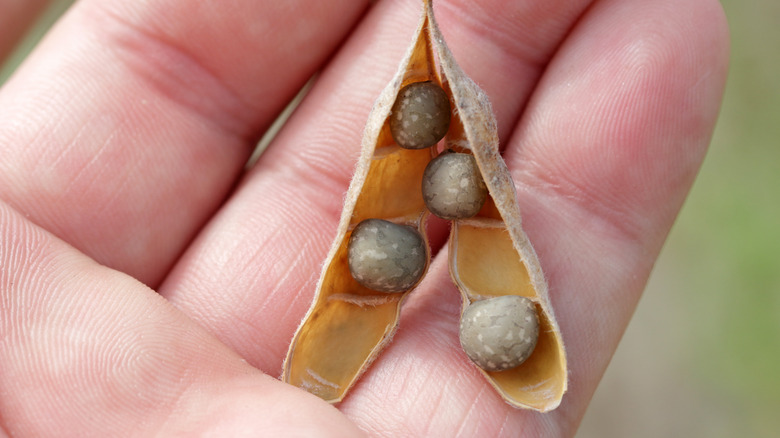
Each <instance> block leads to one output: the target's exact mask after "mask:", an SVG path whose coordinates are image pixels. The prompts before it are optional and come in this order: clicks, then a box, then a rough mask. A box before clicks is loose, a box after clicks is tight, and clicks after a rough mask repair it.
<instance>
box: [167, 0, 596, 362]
mask: <svg viewBox="0 0 780 438" xmlns="http://www.w3.org/2000/svg"><path fill="white" fill-rule="evenodd" d="M443 5H445V3H444V2H439V3H437V6H439V7H440V6H443ZM480 5H481V8H477V9H474V7H473V2H450V3H449V4H448V6H447V7H444V8H442V9H437V11H438V10H441V12H442V14H441V16H440V21H441V25H442V27H443V31H444V33H445V35H447V36H449V35H452V36H453V37H454V40H455V42H452V43H451V45H452V47H453V49H458V52H457V53H456V56H458V59H463V60H468V62H469V64H470V65H471V66H472V67H474V69H475V70H476V73H475V74H474V77H475V79H476V80H477V82H479V83H484V84H485V86H486V88H488V90H489V91H490V92H492V93H493V95H492V96H491V97H492V98H494V107H495V108H496V111H497V114H498V118H499V125H500V126H503V132H504V133H505V135H506V134H508V133H509V131H510V129H509V128H510V126H511V124H512V121H513V120H514V119H515V118H516V117H517V114H518V113H519V111H520V108H521V107H522V106H523V104H524V98H525V96H527V95H528V93H529V90H531V89H532V87H533V84H534V82H535V81H536V79H537V78H538V76H539V74H540V71H541V66H540V65H539V63H540V62H541V61H540V60H543V59H544V57H545V56H548V57H549V56H551V55H552V52H553V51H554V49H555V47H557V45H558V44H559V42H560V41H559V40H560V39H561V38H563V35H565V33H566V29H565V27H564V26H561V25H558V26H553V27H554V28H555V29H556V30H557V32H552V31H548V32H546V33H544V34H542V35H537V36H536V37H538V38H535V35H532V34H529V33H525V32H518V31H517V29H518V28H520V27H522V26H523V25H525V24H527V23H526V21H528V22H531V21H533V20H535V19H536V20H537V21H540V22H554V21H556V20H558V19H559V18H552V15H556V17H569V20H570V23H573V22H574V21H575V20H576V16H577V14H578V13H579V11H581V10H582V9H583V8H584V7H585V6H586V5H585V2H562V3H561V7H560V8H559V9H556V10H555V11H552V10H546V9H538V8H536V7H535V6H534V4H533V3H532V2H509V3H507V2H500V1H490V2H481V3H480ZM507 8H508V10H507ZM420 10H421V2H419V1H417V0H411V1H395V2H392V1H391V2H381V3H379V4H378V5H377V6H376V8H375V9H374V10H373V11H372V12H371V13H370V14H369V15H368V16H367V17H366V19H365V20H364V22H363V23H362V24H361V26H360V27H359V28H358V29H357V30H356V32H355V34H354V35H353V36H352V37H351V38H350V41H348V42H347V44H346V45H345V46H344V47H343V48H342V49H341V51H340V52H339V54H338V55H337V56H336V57H335V58H334V61H333V62H332V63H331V64H330V65H329V66H328V68H327V69H326V70H325V71H324V72H323V74H322V76H321V77H320V78H319V80H318V81H317V83H316V84H315V86H314V87H313V89H312V90H311V92H310V93H309V95H308V96H307V98H306V99H305V100H304V102H303V104H302V105H301V106H300V107H299V108H298V110H297V111H296V113H295V115H294V116H293V117H292V119H291V120H290V121H289V122H288V123H287V125H286V126H285V128H284V129H283V131H282V132H281V133H280V135H279V137H277V139H276V140H275V142H274V143H273V144H272V145H271V147H270V148H269V150H268V151H266V153H265V154H264V155H263V156H262V157H261V159H260V161H259V162H258V164H257V166H256V168H255V169H254V172H253V173H252V174H251V175H250V176H249V177H248V178H247V179H246V180H245V181H244V182H243V184H242V186H241V187H240V189H239V190H238V191H237V193H236V195H235V196H233V198H232V199H231V200H230V201H229V202H228V203H227V204H226V206H225V207H224V208H223V209H222V211H221V212H220V214H219V215H218V216H217V217H216V219H215V220H214V221H213V222H212V223H211V224H210V225H209V227H208V228H207V229H206V230H205V232H204V233H202V234H201V235H200V236H199V238H198V239H197V241H196V242H195V243H194V244H193V245H192V246H191V247H190V249H189V251H188V252H187V253H186V254H185V255H184V256H183V258H182V260H181V261H180V263H179V264H178V265H177V267H176V269H175V270H174V272H173V273H172V275H171V276H170V277H168V278H167V279H166V282H165V283H164V284H163V285H162V287H161V289H160V291H161V293H162V294H164V295H165V296H166V297H168V298H169V299H170V300H172V301H173V302H174V303H175V304H176V305H177V306H178V307H180V308H181V309H183V310H184V311H185V312H186V313H187V314H189V315H191V316H192V317H193V318H195V319H196V320H197V321H199V322H200V323H201V324H203V325H204V326H206V327H207V328H208V329H209V330H211V331H212V332H213V333H215V334H216V335H217V336H218V337H219V338H220V339H221V340H222V341H223V342H225V343H227V344H228V345H230V346H231V347H232V348H234V349H236V350H237V351H238V352H239V353H240V354H241V355H242V356H244V357H246V358H247V360H249V361H250V363H252V364H254V365H256V366H258V367H259V368H260V369H262V370H264V371H266V372H269V373H274V374H275V373H279V370H280V369H281V362H282V358H283V356H284V354H285V352H286V350H287V347H288V342H289V340H290V338H291V336H292V334H293V332H294V330H295V328H296V327H297V325H298V324H299V322H300V320H301V318H302V317H303V315H304V314H305V312H306V309H307V308H308V307H309V304H310V302H311V299H312V295H313V292H314V287H315V283H316V280H317V275H318V274H319V271H320V268H321V264H322V260H323V258H324V256H325V253H326V251H327V249H328V247H329V246H330V244H331V239H332V236H333V234H334V232H335V228H336V223H337V221H338V218H339V214H340V210H341V206H342V202H343V193H344V191H345V190H346V188H347V185H348V183H349V179H350V177H351V174H352V170H353V167H354V163H355V162H356V160H357V156H358V148H359V145H360V135H361V133H362V129H363V128H362V127H363V126H364V124H365V122H366V118H367V115H368V112H369V110H370V107H371V104H372V103H373V101H374V99H375V98H376V96H378V94H379V92H380V91H381V89H382V88H383V87H384V86H385V84H386V83H387V82H388V81H389V80H390V76H391V75H392V74H393V73H394V72H395V70H396V68H397V64H398V62H399V60H400V59H401V58H402V56H403V52H404V50H405V48H406V46H407V45H408V44H409V42H410V39H411V35H412V33H413V31H414V26H415V24H416V23H417V21H418V16H419V14H420ZM502 14H508V16H511V17H523V21H521V22H520V23H516V22H514V21H513V20H504V21H501V20H499V21H495V22H494V21H493V17H495V16H499V15H502ZM529 14H530V17H529V16H528V15H529ZM534 14H537V15H538V16H536V17H535V16H534ZM466 16H469V17H470V18H469V19H468V20H472V21H468V20H467V19H465V18H464V17H466ZM474 20H484V21H483V23H484V25H478V24H477V23H476V22H474ZM467 22H468V23H469V24H468V25H465V23H467ZM491 22H493V26H494V28H495V29H496V30H495V34H493V33H490V32H488V30H489V29H491V28H490V27H489V26H488V23H491ZM545 29H546V28H545ZM491 32H493V31H491ZM504 32H506V33H512V34H513V35H518V37H517V38H511V37H508V38H504V37H503V36H502V37H500V38H499V37H497V36H496V35H504ZM457 41H469V44H464V45H463V46H458V45H456V43H457ZM475 41H476V42H477V43H475ZM526 46H527V47H528V48H525V49H523V50H520V49H519V47H526ZM529 53H532V54H533V55H534V56H531V55H528V54H529ZM507 57H513V59H512V61H509V60H507V59H506V58H507ZM524 57H526V58H528V59H524ZM506 65H511V66H519V67H517V69H516V70H515V73H514V74H512V73H503V74H498V75H495V73H494V70H495V69H496V68H498V67H501V66H506ZM513 68H514V67H513Z"/></svg>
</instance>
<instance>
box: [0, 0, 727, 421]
mask: <svg viewBox="0 0 780 438" xmlns="http://www.w3.org/2000/svg"><path fill="white" fill-rule="evenodd" d="M369 3H371V2H367V1H366V2H359V1H355V0H340V1H335V0H334V2H327V3H326V2H318V1H302V0H290V1H286V2H278V1H265V0H260V1H256V0H252V1H250V0H230V1H228V2H224V1H216V0H204V1H201V2H197V4H193V2H190V1H184V0H149V1H144V2H126V1H119V0H101V1H98V0H81V1H80V2H78V3H77V5H76V6H75V7H74V8H73V9H72V10H71V11H70V13H69V14H67V15H66V16H65V18H63V19H62V20H61V22H60V23H59V24H58V25H57V26H56V28H55V29H54V30H53V31H52V32H51V34H50V36H49V37H48V38H47V39H46V40H45V41H44V42H43V43H42V44H41V45H40V47H38V48H37V50H36V51H35V53H34V54H33V55H32V56H31V57H30V58H29V60H28V61H26V63H25V64H24V65H23V66H22V67H21V68H20V69H19V70H18V71H17V72H16V74H15V76H14V77H13V78H12V79H11V80H10V81H9V82H8V83H6V84H5V85H4V86H3V87H2V89H0V148H1V149H2V150H0V154H1V155H0V156H2V157H3V159H2V160H1V161H0V200H2V204H1V205H0V366H1V367H2V370H3V371H2V373H0V394H2V397H0V436H58V437H61V436H74V437H76V436H124V435H127V436H132V435H135V436H151V435H155V434H156V435H161V436H167V435H176V434H180V435H197V434H203V435H206V434H212V435H214V436H285V435H286V436H290V435H296V434H298V435H299V436H361V435H363V434H368V435H374V436H426V435H431V434H435V435H440V436H518V435H520V436H528V437H538V436H571V435H573V434H574V432H575V430H576V428H577V425H578V424H579V422H580V420H581V418H582V416H583V414H584V412H585V409H586V407H587V405H588V402H589V401H590V399H591V396H592V395H593V392H594V390H595V388H596V385H597V384H598V381H599V380H600V378H601V376H602V374H603V372H604V370H605V368H606V366H607V364H608V362H609V360H610V358H611V357H612V355H613V353H614V351H615V348H616V347H617V343H618V340H619V339H620V337H621V335H622V333H623V331H624V329H625V327H626V325H627V323H628V321H629V319H630V317H631V314H632V312H633V310H634V308H635V306H636V303H637V300H638V299H639V297H640V295H641V292H642V290H643V288H644V285H645V282H646V280H647V277H648V275H649V272H650V269H651V268H652V266H653V263H654V261H655V259H656V257H657V256H658V252H659V250H660V248H661V246H662V244H663V242H664V240H665V238H666V235H667V233H668V231H669V228H670V227H671V225H672V223H673V221H674V219H675V217H676V215H677V212H678V210H679V208H680V206H681V204H682V202H683V200H684V198H685V196H686V194H687V192H688V190H689V188H690V186H691V184H692V182H693V179H694V176H695V174H696V172H697V170H698V168H699V166H700V164H701V161H702V158H703V156H704V154H705V151H706V148H707V145H708V143H709V141H710V136H711V133H712V129H713V125H714V123H715V119H716V115H717V112H718V108H719V106H720V100H721V96H722V91H723V86H724V81H725V76H726V69H727V58H728V35H727V26H726V22H725V19H724V16H723V12H722V10H721V8H720V6H719V4H718V3H717V2H716V1H715V0H659V1H654V2H647V1H643V0H620V1H617V0H602V1H593V2H588V1H558V2H549V1H537V0H518V1H506V0H503V1H501V0H486V1H482V2H479V3H478V4H477V3H474V2H471V1H466V0H439V1H438V2H437V3H436V11H437V16H438V19H439V22H440V25H441V27H442V31H443V32H444V34H445V36H446V37H447V38H448V43H449V46H450V47H451V48H452V50H453V52H454V54H455V56H456V58H457V59H458V61H459V62H460V64H461V66H462V67H463V69H464V70H465V71H466V72H467V73H468V74H469V75H470V76H471V77H472V78H473V79H474V80H475V81H476V82H477V83H479V84H480V85H481V86H482V87H483V88H484V89H485V90H486V92H487V93H488V95H489V96H490V98H491V100H492V102H493V106H494V109H495V111H496V115H497V119H498V122H499V128H500V135H501V140H502V144H503V145H504V147H505V159H506V161H507V165H508V167H509V169H510V170H511V172H512V175H513V177H514V179H515V183H516V185H517V194H518V201H519V203H520V206H521V209H522V211H523V212H524V216H523V221H524V222H523V223H524V227H525V230H526V232H527V234H528V235H529V237H530V239H531V241H532V242H533V243H534V246H535V248H536V251H537V253H538V255H539V258H540V261H541V264H542V268H543V269H544V271H545V273H546V276H547V278H548V281H549V285H550V294H551V299H552V302H553V306H554V308H555V311H556V315H557V318H558V321H559V323H560V326H561V331H562V334H563V338H564V341H565V343H566V346H567V352H568V358H569V366H570V374H569V376H570V387H569V392H568V393H567V394H566V395H565V397H564V399H563V403H562V404H561V406H560V407H559V408H558V409H557V410H555V411H553V412H551V413H548V414H538V413H534V412H529V411H522V410H515V409H512V408H510V407H509V406H507V405H506V404H504V403H503V402H502V401H501V399H500V398H499V397H498V396H497V395H496V394H495V393H494V392H493V391H492V390H491V389H490V387H489V386H488V385H487V383H485V381H484V380H483V379H482V377H481V375H480V374H479V373H478V372H477V370H476V369H475V368H474V367H473V366H472V365H471V364H470V363H469V362H468V359H467V358H466V356H465V354H464V353H463V352H461V351H460V350H459V348H458V338H457V327H458V324H457V321H458V312H459V306H460V298H459V296H458V294H457V292H456V291H455V289H454V286H453V285H452V284H451V281H450V280H449V276H448V273H447V250H446V248H442V249H441V250H440V251H439V252H438V254H437V255H436V256H435V257H434V259H433V262H432V264H431V267H430V270H429V273H428V274H427V275H426V277H425V279H424V280H423V282H422V283H421V285H420V286H419V287H418V289H417V290H416V291H415V292H414V293H413V294H412V296H411V297H410V300H409V302H408V305H407V306H406V307H405V309H404V315H403V318H402V321H401V328H400V330H399V331H398V333H397V334H396V336H395V338H394V342H393V343H392V344H391V345H390V346H389V347H388V348H387V349H386V350H385V351H384V353H383V354H382V355H381V356H380V358H379V359H378V360H377V361H376V362H375V363H374V364H373V366H372V368H371V369H370V370H369V371H368V372H367V373H366V374H365V375H364V377H363V378H362V380H361V381H360V382H359V383H358V384H357V385H356V386H355V387H354V388H353V390H352V392H351V393H350V395H349V396H348V397H347V399H346V400H345V401H344V402H343V403H342V404H341V405H340V406H339V407H338V409H336V408H334V407H332V406H329V405H327V404H325V403H324V402H321V401H320V400H319V399H317V398H316V397H314V396H311V395H308V394H307V393H305V392H303V391H300V390H298V389H295V388H292V387H290V386H288V385H285V384H283V383H280V382H278V381H277V380H274V379H273V378H272V377H276V376H278V375H279V374H280V369H281V363H282V360H283V357H284V355H285V353H286V349H287V343H288V342H289V340H290V339H291V337H292V334H293V332H294V331H295V328H296V327H297V325H298V323H299V321H300V319H301V318H302V317H303V315H304V314H305V312H306V310H307V308H308V306H309V304H310V300H311V298H312V295H313V292H314V285H315V283H316V280H317V276H318V273H319V270H320V266H321V262H322V260H323V259H324V257H325V254H326V252H327V250H328V247H329V245H330V243H331V240H332V238H333V234H334V233H335V229H336V223H337V221H338V216H339V214H340V209H341V202H342V197H343V193H344V192H345V190H346V188H347V185H348V183H349V179H350V177H351V171H352V169H353V166H354V162H355V160H356V159H357V156H358V147H359V144H360V136H361V130H362V126H363V124H364V123H365V120H366V117H367V115H368V112H369V111H370V108H371V104H372V103H373V99H374V97H375V96H377V95H378V93H379V91H380V90H381V89H382V87H383V86H384V85H385V84H386V83H387V81H388V80H389V79H390V77H391V75H392V74H393V72H394V71H395V69H396V67H397V63H398V61H399V60H400V59H401V57H402V55H403V53H404V50H405V48H406V46H407V45H408V43H409V40H410V38H411V35H412V32H413V30H414V26H415V25H416V23H417V16H418V14H419V10H420V6H419V2H417V1H416V0H384V1H381V2H378V3H377V4H375V5H373V6H372V8H371V9H370V10H367V8H368V6H369ZM366 11H367V12H366ZM364 12H366V13H365V14H364ZM5 31H6V29H5V28H3V27H0V40H2V41H8V40H10V38H14V37H15V36H14V35H12V34H10V35H9V34H6V33H4V32H5ZM291 54H294V55H291ZM320 69H321V70H322V73H321V75H320V76H319V77H318V79H317V81H316V83H315V84H314V86H313V88H312V90H311V92H310V93H309V95H308V96H307V97H306V98H305V99H304V101H303V103H302V105H301V107H300V108H299V109H298V110H297V111H296V112H295V114H294V116H293V117H292V119H291V120H290V121H289V123H288V124H287V125H286V126H285V127H284V129H283V130H282V132H281V133H280V135H279V136H278V137H277V138H276V139H275V140H274V142H273V143H272V144H271V146H270V147H269V149H268V150H267V151H266V153H265V154H264V155H263V156H262V157H261V158H260V160H259V161H258V162H257V164H256V165H255V166H254V167H253V168H252V169H251V170H249V171H244V163H245V161H246V160H247V158H248V156H249V155H250V153H251V149H252V147H253V145H254V144H255V142H256V140H257V139H258V137H259V135H260V133H262V132H263V131H264V129H265V128H266V127H268V126H269V125H270V123H271V122H272V120H273V118H274V116H275V115H276V114H277V113H278V112H279V111H280V110H281V108H282V107H283V106H284V104H285V102H286V101H287V100H288V99H290V98H291V97H292V96H293V95H294V93H295V91H296V90H297V89H298V88H299V87H300V86H301V85H302V84H303V83H304V82H305V81H306V79H307V78H308V77H310V76H311V75H312V74H313V73H314V72H315V71H317V70H320ZM334 151H339V152H338V153H334ZM438 224H439V225H441V223H438ZM442 232H443V231H441V230H439V231H438V233H439V235H441V234H442ZM434 235H435V233H434ZM436 241H437V240H435V239H434V242H436ZM435 249H436V248H435Z"/></svg>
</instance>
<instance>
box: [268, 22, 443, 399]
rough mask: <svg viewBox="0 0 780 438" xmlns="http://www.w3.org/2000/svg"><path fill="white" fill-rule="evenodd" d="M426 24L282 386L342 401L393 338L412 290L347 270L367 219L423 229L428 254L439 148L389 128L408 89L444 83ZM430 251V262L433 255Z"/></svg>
mask: <svg viewBox="0 0 780 438" xmlns="http://www.w3.org/2000/svg"><path fill="white" fill-rule="evenodd" d="M427 23H428V20H427V17H425V15H423V17H422V19H421V20H420V24H419V26H418V28H417V32H416V37H415V40H414V42H413V43H412V45H411V47H410V48H409V50H407V53H406V55H405V56H404V61H403V62H402V64H401V67H400V69H399V70H398V72H397V73H396V74H395V76H394V77H393V79H392V80H391V81H390V83H389V84H388V85H387V86H386V87H385V89H384V90H383V91H382V93H381V95H380V96H379V98H378V99H377V101H376V103H375V104H374V107H373V109H372V110H371V114H370V115H369V118H368V122H367V124H366V128H365V132H364V134H363V140H362V149H361V154H360V158H359V159H358V163H357V167H356V169H355V174H354V176H353V178H352V182H351V183H350V186H349V189H348V191H347V195H346V200H345V203H344V209H343V211H342V214H341V220H340V221H339V226H338V230H337V232H336V239H335V241H334V243H333V246H332V247H331V250H330V252H329V253H328V257H327V259H326V261H325V265H324V267H323V271H322V275H321V277H320V280H319V282H318V284H317V290H316V292H315V297H314V302H313V304H312V307H311V308H310V309H309V312H308V313H307V315H306V317H305V318H304V320H303V322H302V324H301V326H300V327H299V328H298V331H297V332H296V334H295V336H294V338H293V341H292V343H291V345H290V350H289V352H288V354H287V358H286V360H285V363H284V369H283V374H282V379H283V380H284V381H286V382H288V383H291V384H293V385H295V386H299V387H301V388H304V389H306V390H307V391H309V392H311V393H313V394H316V395H318V396H320V397H321V398H323V399H325V400H326V401H329V402H332V403H334V402H339V401H341V400H342V399H343V397H344V395H345V394H346V393H347V391H348V390H349V388H350V387H351V386H352V385H353V384H354V383H355V381H356V380H357V379H358V378H359V377H360V375H361V374H362V373H363V372H364V371H365V370H366V368H367V367H368V366H369V364H370V363H371V362H372V361H373V360H374V359H375V358H376V356H377V355H378V354H379V352H380V351H381V350H382V349H383V348H384V347H385V346H386V345H387V343H388V342H389V341H390V340H391V339H392V336H393V334H394V333H395V330H396V328H397V326H398V320H399V312H400V307H401V303H402V302H403V300H404V299H405V298H406V296H407V295H408V292H409V291H405V292H402V293H383V292H377V291H372V290H370V289H367V288H365V287H363V286H361V285H360V284H358V283H357V282H356V281H355V280H354V279H353V278H352V275H351V274H350V272H349V266H348V264H347V243H348V242H349V237H350V234H351V232H352V229H353V228H354V227H355V226H356V225H357V224H358V223H360V221H362V220H363V219H369V218H378V219H385V220H390V221H392V222H395V223H398V224H405V225H411V226H414V227H415V228H417V229H418V230H419V231H420V233H421V234H422V235H423V238H424V239H425V240H426V248H429V245H428V242H427V235H426V227H425V222H426V219H427V217H428V212H427V210H426V208H425V203H424V202H423V198H422V179H421V178H420V176H421V175H422V173H423V171H424V170H425V166H427V165H428V162H429V161H430V160H431V158H432V154H433V153H434V150H433V149H422V150H408V149H402V148H400V147H399V146H397V145H396V144H395V142H394V141H393V138H392V135H391V134H390V127H389V123H388V122H387V119H388V117H389V116H390V112H391V108H392V105H393V103H394V102H395V99H396V96H397V95H398V93H399V91H400V90H401V88H402V87H403V86H405V85H407V84H409V83H412V82H421V81H434V82H436V83H438V84H440V85H441V81H440V79H439V76H438V75H437V74H436V69H435V64H434V60H433V52H432V48H431V45H430V44H429V42H428V39H427V34H426V33H425V32H424V31H423V30H424V29H425V28H426V27H427ZM427 252H428V261H429V262H430V249H427ZM426 270H427V265H426ZM410 290H411V289H410Z"/></svg>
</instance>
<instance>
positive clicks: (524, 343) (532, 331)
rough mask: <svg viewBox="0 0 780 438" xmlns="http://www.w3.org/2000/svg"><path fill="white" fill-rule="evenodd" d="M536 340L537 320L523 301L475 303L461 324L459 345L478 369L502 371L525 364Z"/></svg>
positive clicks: (533, 310) (510, 298) (504, 299)
mask: <svg viewBox="0 0 780 438" xmlns="http://www.w3.org/2000/svg"><path fill="white" fill-rule="evenodd" d="M538 338H539V317H538V316H537V314H536V307H535V306H534V303H533V302H532V301H531V300H529V299H528V298H525V297H520V296H516V295H506V296H501V297H496V298H488V299H485V300H481V301H476V302H474V303H473V304H471V305H469V306H468V307H467V308H466V310H465V311H464V312H463V315H462V316H461V320H460V345H461V346H462V347H463V350H464V351H465V352H466V354H467V355H468V356H469V358H470V359H471V360H472V361H473V362H474V363H476V364H477V365H478V366H479V367H480V368H482V369H484V370H486V371H504V370H508V369H511V368H514V367H516V366H518V365H520V364H521V363H523V362H525V360H526V359H528V357H529V356H531V353H532V352H533V351H534V347H536V341H537V339H538Z"/></svg>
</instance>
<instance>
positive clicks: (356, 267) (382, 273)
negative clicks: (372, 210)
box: [348, 219, 428, 292]
mask: <svg viewBox="0 0 780 438" xmlns="http://www.w3.org/2000/svg"><path fill="white" fill-rule="evenodd" d="M348 245H349V247H348V261H349V271H350V273H351V274H352V277H353V278H354V279H355V280H357V282H358V283H360V284H362V285H363V286H365V287H367V288H369V289H373V290H376V291H380V292H403V291H406V290H408V289H410V288H411V287H412V286H414V285H415V284H416V283H417V282H418V281H419V280H420V277H422V275H423V273H424V271H425V265H426V264H427V261H428V260H427V259H428V257H427V252H426V248H425V241H424V240H423V238H422V236H421V235H420V233H419V232H418V231H417V230H415V229H414V228H412V227H409V226H406V225H398V224H395V223H393V222H389V221H386V220H382V219H366V220H364V221H362V222H360V223H359V224H357V226H356V227H355V229H354V230H353V231H352V236H351V237H350V238H349V244H348Z"/></svg>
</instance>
